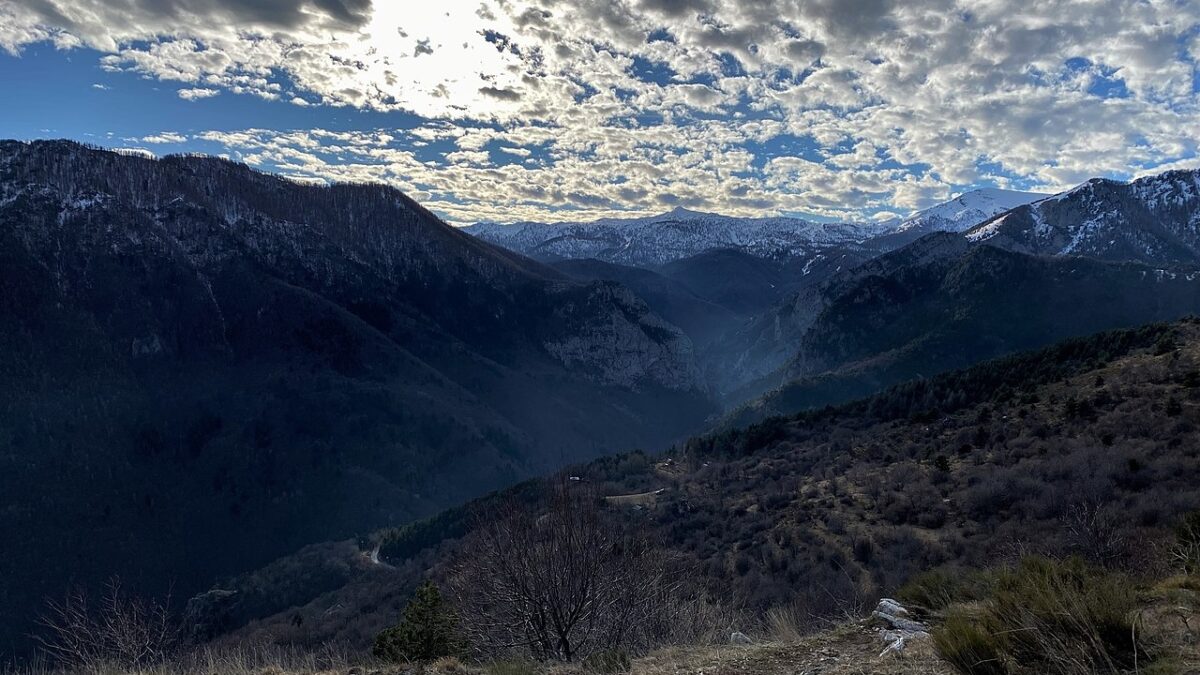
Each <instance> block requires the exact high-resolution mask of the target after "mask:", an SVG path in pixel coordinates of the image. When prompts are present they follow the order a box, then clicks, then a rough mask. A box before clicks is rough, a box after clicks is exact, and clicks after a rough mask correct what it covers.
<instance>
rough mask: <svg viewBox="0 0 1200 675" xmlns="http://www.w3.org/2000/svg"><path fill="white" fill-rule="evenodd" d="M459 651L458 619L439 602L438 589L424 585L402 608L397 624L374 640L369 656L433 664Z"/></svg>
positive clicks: (460, 645) (439, 594)
mask: <svg viewBox="0 0 1200 675" xmlns="http://www.w3.org/2000/svg"><path fill="white" fill-rule="evenodd" d="M462 648H463V645H462V643H461V641H460V639H459V637H458V617H457V616H456V615H455V614H454V612H453V610H451V609H450V608H449V607H447V606H446V605H445V603H444V602H443V601H442V593H441V591H439V590H438V587H437V586H435V585H434V584H433V582H431V581H426V582H425V583H424V584H422V585H421V586H420V587H419V588H417V592H416V593H415V594H414V595H413V599H412V600H410V601H409V603H408V606H407V607H405V608H404V617H403V618H402V619H401V620H400V623H399V624H397V625H395V626H393V627H391V628H388V629H387V630H384V631H383V632H382V633H380V634H379V635H377V636H375V645H374V646H373V647H372V648H371V653H373V654H374V655H375V656H377V657H379V658H381V659H383V660H385V661H394V662H403V661H433V660H435V659H439V658H442V657H443V656H454V655H456V654H459V653H460V652H461V651H462Z"/></svg>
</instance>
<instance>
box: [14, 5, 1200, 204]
mask: <svg viewBox="0 0 1200 675" xmlns="http://www.w3.org/2000/svg"><path fill="white" fill-rule="evenodd" d="M46 41H50V42H53V43H54V44H56V45H57V46H59V47H60V48H64V49H67V48H74V47H78V46H82V45H86V46H90V47H93V48H95V49H99V50H101V51H102V52H104V54H105V56H104V57H103V60H102V61H101V65H102V67H104V68H107V69H109V70H121V71H130V72H133V73H136V74H139V75H142V76H145V77H150V78H154V79H158V80H162V81H167V82H173V83H178V84H179V85H181V86H184V87H185V88H182V89H180V90H179V92H180V96H183V97H185V98H188V99H189V100H194V99H195V98H200V97H203V96H211V95H215V94H216V93H217V92H222V91H227V92H230V93H245V94H251V95H255V96H260V97H263V98H267V99H279V100H282V101H289V100H290V101H292V102H294V103H296V104H297V105H301V104H302V103H301V101H305V102H308V103H310V104H312V105H338V106H353V107H357V108H361V109H370V110H384V111H387V110H404V111H407V112H410V113H413V114H416V115H418V116H420V117H421V118H422V119H423V120H424V123H423V126H419V127H418V128H417V129H414V130H412V131H411V132H405V133H404V134H402V135H400V137H399V138H397V139H393V140H389V141H386V142H383V141H381V140H380V138H379V136H378V135H377V134H367V135H365V136H363V137H362V138H359V139H355V140H357V141H358V142H360V143H362V144H365V146H368V147H372V148H373V152H375V153H377V155H371V154H369V153H364V154H362V155H361V156H360V155H359V154H356V153H350V155H349V156H348V159H346V163H345V164H346V166H345V168H339V167H338V166H337V157H338V155H337V153H336V152H334V151H333V150H330V152H329V153H328V154H324V151H323V150H320V149H321V148H326V147H329V148H332V147H334V146H335V145H336V147H339V148H340V147H342V146H341V145H339V144H334V143H333V142H332V141H330V140H329V137H328V136H314V135H312V134H307V135H303V137H301V136H296V135H295V134H296V133H303V132H292V131H283V130H276V131H275V132H272V133H274V135H272V136H269V137H267V136H264V134H263V133H258V132H256V133H254V134H248V135H240V136H229V137H228V138H225V139H223V140H222V141H221V142H222V143H226V144H227V145H226V146H225V147H226V148H228V149H229V150H230V151H237V152H251V154H252V156H254V157H257V158H258V159H260V160H261V161H262V162H264V165H266V166H279V167H282V170H285V171H289V172H292V173H295V174H296V175H305V176H309V177H313V176H320V177H322V178H326V179H338V178H339V177H340V176H353V178H354V179H356V180H360V179H371V178H373V177H374V178H378V179H380V180H389V181H392V182H396V183H397V184H401V185H408V186H409V187H411V189H413V190H414V191H419V192H421V193H422V194H429V195H432V199H433V200H434V201H436V202H438V203H439V204H441V205H442V207H441V208H443V209H444V212H445V213H447V214H451V215H452V216H454V217H456V218H471V217H476V216H479V215H482V214H483V212H484V211H485V210H486V209H487V208H488V202H487V201H486V200H495V201H494V203H495V204H496V205H497V207H498V208H499V207H500V206H502V207H503V208H504V209H505V212H506V213H513V214H519V215H520V217H534V216H537V217H543V218H545V217H550V216H551V215H552V214H553V213H555V212H556V211H558V210H564V209H565V210H572V209H576V210H579V211H580V212H586V213H601V212H602V211H603V209H605V208H610V207H609V206H601V205H602V204H623V205H626V206H628V207H629V208H630V209H633V210H637V209H643V210H649V209H653V208H657V206H658V205H660V204H663V203H666V202H664V201H663V200H664V199H677V200H679V201H678V203H700V204H702V205H703V206H704V207H705V208H708V209H712V210H722V211H727V212H731V213H746V212H749V211H752V210H755V209H757V210H759V211H762V210H768V211H770V210H774V211H781V212H793V211H802V212H807V213H813V214H818V215H822V216H825V217H830V218H842V217H856V218H857V217H873V216H876V215H879V214H881V213H883V212H885V211H886V212H889V213H891V212H906V211H908V210H911V209H915V208H919V207H922V206H927V205H928V204H929V203H930V202H931V201H933V200H937V199H942V198H946V197H948V196H950V194H951V193H952V192H955V191H957V190H959V189H961V188H963V187H966V186H973V185H977V184H994V185H1005V186H1012V187H1025V188H1042V189H1047V188H1049V189H1053V188H1061V187H1066V186H1069V185H1071V184H1073V183H1075V182H1078V181H1080V180H1082V179H1085V178H1087V177H1090V176H1093V175H1112V176H1116V177H1128V176H1131V175H1134V174H1137V173H1140V172H1144V171H1147V170H1153V168H1154V167H1158V166H1187V165H1192V164H1194V162H1195V157H1196V156H1197V154H1198V151H1200V148H1198V147H1197V144H1198V141H1197V139H1200V100H1198V97H1197V93H1196V89H1197V85H1196V82H1197V60H1198V58H1200V4H1198V3H1194V2H1190V3H1189V2H1180V1H1179V0H1046V1H1045V2H1039V3H1028V2H1023V1H1021V0H987V1H985V2H976V1H968V0H909V1H906V2H899V1H898V0H756V1H755V2H739V3H728V2H714V1H713V0H626V1H623V2H589V3H564V2H561V1H559V0H470V1H466V0H464V1H462V2H448V3H435V4H433V5H430V4H420V3H395V2H392V3H388V2H382V1H381V2H376V3H374V4H373V5H372V4H371V3H370V2H369V1H368V0H253V1H251V2H246V1H244V0H23V1H22V2H19V3H17V2H13V1H12V0H0V48H4V49H5V50H7V51H9V52H14V53H16V52H19V51H20V50H21V49H22V48H23V47H24V46H26V45H29V44H32V43H36V42H46ZM646 64H652V66H653V70H652V71H650V73H649V74H648V73H647V71H646V70H645V69H646V68H647V67H648V66H647V65H646ZM185 92H188V93H186V94H185ZM252 139H253V140H252ZM302 141H303V142H302ZM435 141H452V142H453V144H454V148H453V150H451V151H445V149H444V148H443V149H442V150H441V151H439V153H434V155H421V157H422V159H420V160H418V159H415V157H416V156H417V154H420V153H418V151H419V150H420V149H421V148H423V147H424V146H422V145H418V144H417V143H418V142H420V143H431V142H435ZM213 142H214V143H215V142H216V141H213ZM343 142H345V141H341V142H339V143H343ZM493 142H495V143H502V144H504V145H488V144H489V143H493ZM304 143H309V146H308V147H309V148H310V149H306V146H305V145H304ZM312 143H317V144H318V146H319V147H318V148H316V149H311V144H312ZM247 144H249V145H247ZM485 146H486V147H498V148H503V147H508V148H529V147H539V148H540V149H539V152H538V162H536V163H535V165H528V166H526V165H522V164H511V163H509V164H504V165H503V166H493V165H492V164H491V160H490V159H489V156H488V153H487V152H486V151H485ZM355 147H363V145H358V146H355ZM542 150H544V152H543V151H542ZM510 154H511V153H510ZM301 156H303V157H302V161H301ZM379 156H389V157H392V156H395V157H400V158H406V157H409V158H413V159H412V160H411V165H410V164H408V161H409V160H407V159H405V160H404V161H400V160H397V161H398V162H399V164H397V165H395V166H406V167H408V168H409V169H410V170H412V171H413V172H414V173H413V175H414V176H422V177H424V178H422V179H421V181H417V180H416V179H412V180H407V179H404V178H403V177H402V176H400V175H399V174H398V173H396V172H395V171H394V170H393V168H392V167H393V165H389V164H383V163H380V162H379V161H377V158H378V157H379ZM486 185H492V186H494V189H493V188H487V189H485V187H484V186H486ZM583 195H592V196H593V197H597V199H593V198H591V197H589V198H587V199H584V198H583ZM689 200H698V201H689Z"/></svg>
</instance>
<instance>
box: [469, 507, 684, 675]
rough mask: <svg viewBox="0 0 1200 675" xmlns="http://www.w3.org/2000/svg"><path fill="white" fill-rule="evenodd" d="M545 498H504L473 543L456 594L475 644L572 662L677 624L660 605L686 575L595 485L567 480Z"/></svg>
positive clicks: (481, 523) (473, 537)
mask: <svg viewBox="0 0 1200 675" xmlns="http://www.w3.org/2000/svg"><path fill="white" fill-rule="evenodd" d="M542 506H543V507H544V508H542V509H537V510H535V509H531V508H529V507H527V506H524V505H522V504H519V503H517V502H515V501H509V502H507V503H504V504H502V505H501V506H500V507H499V508H498V510H497V511H495V512H493V513H492V514H489V515H490V517H488V518H486V519H482V520H481V522H480V523H479V525H478V527H477V528H476V529H475V533H474V534H473V535H472V537H471V538H470V539H468V540H467V541H466V542H465V544H464V547H463V550H462V553H461V558H460V559H459V562H458V564H457V565H456V567H455V569H454V573H453V576H452V579H451V583H450V593H451V597H452V598H453V600H454V602H455V604H456V606H457V609H458V611H459V613H460V616H461V618H462V628H463V630H464V632H465V633H466V637H467V638H468V640H469V641H470V642H471V643H472V644H473V645H475V646H476V647H478V648H481V649H483V650H485V651H491V652H502V651H508V650H514V649H527V650H529V651H530V652H531V653H532V655H533V656H534V657H535V658H539V659H559V660H564V661H571V660H575V659H578V658H581V657H586V656H587V655H588V654H590V653H593V652H595V651H599V650H603V649H613V648H628V647H631V646H634V645H635V644H636V643H638V642H639V641H644V640H649V639H653V634H654V633H656V632H658V631H662V630H666V629H667V628H666V627H664V626H663V622H662V621H661V618H662V617H661V612H660V611H659V608H661V607H665V606H667V605H668V604H670V603H669V602H668V600H670V599H671V598H673V597H674V596H675V595H676V591H677V589H678V588H679V586H680V582H679V577H678V576H677V575H675V574H673V573H672V572H671V565H670V564H669V561H668V559H667V557H666V556H665V555H663V554H662V553H661V552H660V551H659V550H658V549H656V548H655V547H653V546H652V545H651V544H650V543H649V542H648V541H647V540H646V539H645V538H644V537H640V536H637V535H636V534H633V533H631V532H629V531H628V530H627V529H622V528H620V527H619V526H617V525H616V524H614V523H612V522H610V521H608V520H606V519H605V518H604V514H603V513H602V509H601V500H600V498H599V497H598V496H597V495H596V494H595V493H593V492H591V491H589V490H588V489H587V488H586V487H585V486H580V485H574V486H571V485H569V484H560V485H559V486H558V487H557V488H555V489H554V490H553V492H552V494H551V495H550V496H549V498H548V499H547V500H546V503H545V504H544V505H542Z"/></svg>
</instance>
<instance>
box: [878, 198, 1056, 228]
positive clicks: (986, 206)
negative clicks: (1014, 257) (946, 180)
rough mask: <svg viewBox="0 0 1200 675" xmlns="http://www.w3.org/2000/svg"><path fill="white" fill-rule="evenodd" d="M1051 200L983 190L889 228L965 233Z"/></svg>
mask: <svg viewBox="0 0 1200 675" xmlns="http://www.w3.org/2000/svg"><path fill="white" fill-rule="evenodd" d="M1048 196H1049V195H1045V194H1041V193H1037V192H1017V191H1015V190H1000V189H998V188H983V189H980V190H972V191H971V192H966V193H963V194H962V195H959V196H958V197H955V198H954V199H951V200H950V201H948V202H942V203H941V204H938V205H937V206H933V207H930V208H928V209H925V210H924V211H918V212H917V213H914V214H913V215H911V216H909V217H908V218H904V219H899V218H897V219H894V220H892V221H889V222H888V223H887V224H888V225H889V226H890V229H892V231H894V232H921V233H925V232H965V231H967V230H969V229H971V228H972V227H975V226H976V225H978V224H980V223H982V222H984V221H985V220H988V219H989V218H991V217H993V216H996V215H998V214H1001V213H1004V212H1005V211H1009V210H1011V209H1015V208H1017V207H1018V206H1024V205H1025V204H1029V203H1030V202H1035V201H1038V200H1039V199H1044V198H1046V197H1048Z"/></svg>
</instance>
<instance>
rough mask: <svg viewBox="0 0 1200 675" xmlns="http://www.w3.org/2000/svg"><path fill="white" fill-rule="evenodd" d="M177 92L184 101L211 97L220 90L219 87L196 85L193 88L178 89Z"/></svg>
mask: <svg viewBox="0 0 1200 675" xmlns="http://www.w3.org/2000/svg"><path fill="white" fill-rule="evenodd" d="M177 93H178V94H179V98H181V99H183V100H185V101H196V100H199V99H202V98H212V97H213V96H216V95H217V94H220V93H221V91H220V90H219V89H206V88H203V87H196V88H193V89H180V90H179V91H178V92H177Z"/></svg>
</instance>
